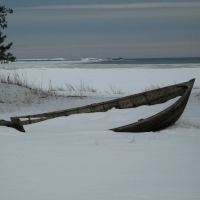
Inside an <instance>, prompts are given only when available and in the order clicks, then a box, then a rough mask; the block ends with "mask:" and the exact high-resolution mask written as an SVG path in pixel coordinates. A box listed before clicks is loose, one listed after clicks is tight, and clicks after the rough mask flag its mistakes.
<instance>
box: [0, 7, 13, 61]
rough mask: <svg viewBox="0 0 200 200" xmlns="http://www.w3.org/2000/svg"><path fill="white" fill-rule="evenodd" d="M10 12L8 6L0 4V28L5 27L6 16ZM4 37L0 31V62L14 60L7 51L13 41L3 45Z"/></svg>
mask: <svg viewBox="0 0 200 200" xmlns="http://www.w3.org/2000/svg"><path fill="white" fill-rule="evenodd" d="M12 13H13V10H12V9H10V8H9V9H7V8H6V7H5V6H0V28H1V29H4V28H7V21H6V16H7V14H12ZM5 39H6V35H3V34H2V32H1V31H0V62H1V63H5V62H9V61H15V59H16V58H15V57H14V56H13V55H12V54H11V53H9V52H7V51H8V50H9V49H10V47H11V46H12V44H13V43H12V42H11V43H9V44H7V45H3V43H4V40H5Z"/></svg>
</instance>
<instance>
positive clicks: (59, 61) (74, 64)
mask: <svg viewBox="0 0 200 200" xmlns="http://www.w3.org/2000/svg"><path fill="white" fill-rule="evenodd" d="M23 68H25V69H26V68H29V69H30V68H75V69H80V68H81V69H103V68H105V69H113V68H122V69H123V68H162V69H164V68H200V57H189V58H114V59H110V58H108V59H101V58H81V59H64V58H55V59H54V58H53V59H18V60H17V61H16V62H10V63H7V64H1V65H0V69H7V70H15V69H23Z"/></svg>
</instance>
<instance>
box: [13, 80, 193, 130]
mask: <svg viewBox="0 0 200 200" xmlns="http://www.w3.org/2000/svg"><path fill="white" fill-rule="evenodd" d="M194 81H195V79H192V80H190V81H188V82H184V83H180V84H175V85H171V86H168V87H163V88H159V89H156V90H151V91H147V92H142V93H139V94H134V95H129V96H126V97H122V98H118V99H114V100H110V101H106V102H102V103H97V104H91V105H87V106H82V107H77V108H72V109H67V110H61V111H56V112H49V113H41V114H36V115H28V116H19V117H11V122H13V123H15V124H16V123H18V124H20V125H21V126H22V127H23V125H28V124H32V123H37V122H41V121H44V120H48V119H52V118H56V117H62V116H69V115H72V114H80V113H93V112H106V111H108V110H110V109H112V108H117V109H125V108H135V107H139V106H142V105H149V106H151V105H155V104H161V103H165V102H166V101H168V100H170V99H173V98H175V97H179V96H180V99H179V100H178V101H177V102H175V103H174V104H173V105H172V106H170V107H168V108H167V109H165V110H164V111H162V112H159V113H158V114H156V115H154V116H152V117H149V118H147V119H143V120H139V121H138V122H136V123H132V124H129V125H126V126H122V127H118V128H114V129H111V130H113V131H115V132H147V131H159V130H162V129H164V128H166V127H169V126H170V125H172V124H174V123H175V122H176V121H177V120H178V119H179V117H180V116H181V114H182V113H183V111H184V109H185V106H186V104H187V102H188V99H189V96H190V93H191V90H192V87H193V84H194ZM23 119H25V120H23ZM14 128H15V127H14ZM23 132H24V131H23Z"/></svg>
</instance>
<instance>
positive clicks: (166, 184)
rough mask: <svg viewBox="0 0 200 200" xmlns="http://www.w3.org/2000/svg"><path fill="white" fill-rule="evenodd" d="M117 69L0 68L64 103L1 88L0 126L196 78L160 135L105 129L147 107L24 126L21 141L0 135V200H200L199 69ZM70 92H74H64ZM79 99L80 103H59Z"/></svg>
mask: <svg viewBox="0 0 200 200" xmlns="http://www.w3.org/2000/svg"><path fill="white" fill-rule="evenodd" d="M71 66H72V67H71ZM118 66H119V65H117V64H116V65H115V66H113V65H112V66H109V67H108V68H104V67H103V66H102V65H101V64H91V63H90V64H88V65H87V64H84V65H83V63H81V62H80V63H79V62H77V63H76V62H75V61H71V62H70V61H69V62H67V61H59V62H39V61H37V62H17V63H9V64H8V65H2V66H1V69H0V73H1V74H4V75H5V76H6V77H8V76H9V78H10V77H12V75H13V74H14V73H15V74H17V75H18V76H20V77H21V78H22V79H27V80H28V82H29V83H32V84H34V85H38V86H39V87H43V88H45V89H47V90H48V88H49V87H52V88H57V90H58V91H57V92H58V94H60V95H62V97H59V96H56V97H55V98H54V97H48V98H42V97H38V96H37V95H36V94H34V95H33V93H31V92H30V91H29V90H28V89H24V88H21V87H18V86H13V85H10V84H2V83H1V84H0V89H1V96H0V97H1V99H0V100H1V101H2V103H0V119H9V117H12V116H16V115H23V114H33V113H40V112H46V111H52V110H59V109H66V108H71V107H77V106H81V105H86V104H90V103H95V102H100V101H105V100H109V99H112V98H117V97H120V96H125V95H129V94H133V93H137V92H141V91H143V90H144V89H146V88H149V89H151V88H152V87H154V86H155V87H156V86H160V87H162V86H167V85H172V84H175V83H179V82H185V81H188V80H190V79H192V78H196V81H195V84H194V85H195V86H194V89H193V90H192V93H191V96H190V99H189V102H188V105H187V107H186V109H185V111H184V113H183V115H182V116H181V118H180V119H179V120H178V122H177V123H176V124H175V125H174V126H172V127H169V128H167V129H165V130H163V131H160V132H156V133H153V132H151V133H140V134H138V133H115V132H112V131H109V130H108V129H109V128H110V125H112V126H114V127H115V126H116V127H117V126H118V125H119V124H122V125H123V123H124V125H125V124H126V123H129V122H130V121H131V120H132V118H133V117H135V116H136V117H137V116H138V117H140V118H141V117H142V116H140V115H141V114H147V112H150V111H147V109H146V108H145V107H144V108H141V109H140V110H139V111H137V112H136V111H134V109H125V110H117V109H113V110H111V111H108V112H106V113H92V114H81V115H72V116H69V117H61V118H56V119H53V120H47V121H45V122H41V123H36V124H32V125H27V126H25V129H26V133H20V132H18V131H17V130H15V129H11V128H7V127H0V150H1V151H0V196H1V198H2V199H4V200H8V199H42V200H44V199H48V200H50V199H59V200H60V199H74V200H75V199H77V200H78V199H87V200H89V199H98V200H100V199H115V200H116V199H120V200H121V199H126V200H128V199H181V200H182V199H199V198H200V191H199V187H200V170H199V168H200V159H199V154H200V147H199V146H200V137H199V136H200V64H199V66H198V64H188V65H187V66H186V65H182V66H183V67H180V65H179V66H178V67H176V66H175V67H173V68H172V67H171V65H170V64H169V65H168V66H167V65H165V66H164V67H163V68H162V67H160V66H159V67H157V65H154V66H149V65H146V66H143V67H140V66H139V65H138V67H130V66H129V65H123V66H120V67H118ZM69 84H71V86H74V87H75V88H76V89H77V90H78V88H79V91H75V90H73V91H69ZM67 86H68V87H67ZM81 87H82V90H81V89H80V88H81ZM61 88H62V89H61ZM84 88H87V90H84ZM78 94H79V95H80V94H81V95H82V96H85V97H82V98H74V97H70V98H69V97H65V95H68V96H69V95H71V96H73V95H78ZM25 100H26V101H25ZM23 102H24V103H23Z"/></svg>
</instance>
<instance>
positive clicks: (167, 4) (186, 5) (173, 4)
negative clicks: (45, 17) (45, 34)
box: [16, 2, 200, 10]
mask: <svg viewBox="0 0 200 200" xmlns="http://www.w3.org/2000/svg"><path fill="white" fill-rule="evenodd" d="M193 7H194V8H196V7H200V2H171V3H170V2H164V3H127V4H82V5H80V4H78V5H54V6H37V7H18V8H16V9H32V10H55V9H146V8H193Z"/></svg>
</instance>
